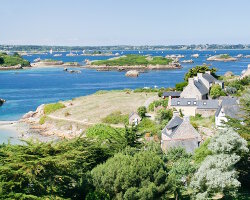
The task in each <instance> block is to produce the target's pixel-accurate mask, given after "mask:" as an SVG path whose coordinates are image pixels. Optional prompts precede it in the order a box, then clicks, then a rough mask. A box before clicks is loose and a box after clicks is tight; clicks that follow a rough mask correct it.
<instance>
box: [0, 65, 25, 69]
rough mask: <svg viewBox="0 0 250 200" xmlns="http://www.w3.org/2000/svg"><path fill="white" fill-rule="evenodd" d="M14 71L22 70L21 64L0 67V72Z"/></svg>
mask: <svg viewBox="0 0 250 200" xmlns="http://www.w3.org/2000/svg"><path fill="white" fill-rule="evenodd" d="M16 69H23V67H22V65H21V64H18V65H14V66H6V67H5V66H1V67H0V70H16Z"/></svg>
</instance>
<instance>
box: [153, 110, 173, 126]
mask: <svg viewBox="0 0 250 200" xmlns="http://www.w3.org/2000/svg"><path fill="white" fill-rule="evenodd" d="M172 117H173V111H172V110H170V109H168V110H166V109H161V110H159V111H158V112H157V115H156V120H157V121H159V122H160V123H164V124H165V123H167V122H168V121H169V120H170V119H171V118H172Z"/></svg>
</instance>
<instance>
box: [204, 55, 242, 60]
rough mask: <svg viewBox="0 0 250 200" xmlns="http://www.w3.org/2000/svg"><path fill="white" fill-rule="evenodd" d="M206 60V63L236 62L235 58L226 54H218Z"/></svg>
mask: <svg viewBox="0 0 250 200" xmlns="http://www.w3.org/2000/svg"><path fill="white" fill-rule="evenodd" d="M207 60H208V61H222V62H229V61H237V58H233V57H231V56H228V55H226V54H220V55H215V56H211V57H209V58H208V59H207Z"/></svg>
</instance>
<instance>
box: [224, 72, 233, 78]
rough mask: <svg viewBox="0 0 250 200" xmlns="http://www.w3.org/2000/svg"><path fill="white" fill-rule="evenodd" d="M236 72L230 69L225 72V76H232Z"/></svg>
mask: <svg viewBox="0 0 250 200" xmlns="http://www.w3.org/2000/svg"><path fill="white" fill-rule="evenodd" d="M233 75H234V74H233V72H231V71H228V72H226V73H225V74H224V76H225V77H231V76H233Z"/></svg>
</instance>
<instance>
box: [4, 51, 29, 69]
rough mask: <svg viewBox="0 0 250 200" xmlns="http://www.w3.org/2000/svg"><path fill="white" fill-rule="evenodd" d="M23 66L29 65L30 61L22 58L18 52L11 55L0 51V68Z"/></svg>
mask: <svg viewBox="0 0 250 200" xmlns="http://www.w3.org/2000/svg"><path fill="white" fill-rule="evenodd" d="M23 67H30V62H29V61H27V60H25V59H23V58H22V57H21V56H20V55H19V54H18V53H14V54H13V55H9V54H7V53H4V52H2V53H0V70H13V69H22V68H23Z"/></svg>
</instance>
